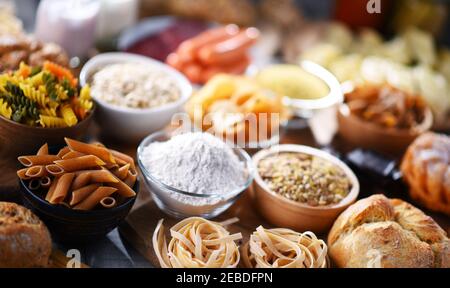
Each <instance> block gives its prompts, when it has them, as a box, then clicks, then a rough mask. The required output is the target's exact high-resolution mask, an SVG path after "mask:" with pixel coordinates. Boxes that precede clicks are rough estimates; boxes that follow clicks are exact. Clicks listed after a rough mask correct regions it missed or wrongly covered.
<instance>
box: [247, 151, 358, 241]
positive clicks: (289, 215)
mask: <svg viewBox="0 0 450 288" xmlns="http://www.w3.org/2000/svg"><path fill="white" fill-rule="evenodd" d="M253 162H254V165H255V167H256V172H255V174H256V175H255V181H254V183H253V196H254V198H255V201H256V206H257V207H258V209H259V211H260V213H261V215H262V216H263V217H264V218H266V220H267V221H269V222H270V223H272V224H274V225H277V226H279V227H288V228H291V229H294V230H296V231H313V232H315V233H321V232H324V231H327V229H329V228H330V227H331V225H332V224H333V222H334V220H336V218H337V216H339V214H340V213H341V212H342V211H343V210H345V209H346V208H347V207H348V206H349V205H351V204H352V203H353V202H355V200H356V198H357V196H358V194H359V181H358V179H357V178H356V176H355V174H354V173H353V171H352V170H351V169H350V168H349V167H348V166H347V165H346V164H345V163H344V162H342V161H341V160H339V159H338V158H336V157H335V156H333V155H331V154H329V153H327V152H325V151H322V150H319V149H315V148H312V147H308V146H302V145H277V146H272V147H271V148H268V149H264V150H261V151H259V152H258V153H256V154H255V155H254V156H253Z"/></svg>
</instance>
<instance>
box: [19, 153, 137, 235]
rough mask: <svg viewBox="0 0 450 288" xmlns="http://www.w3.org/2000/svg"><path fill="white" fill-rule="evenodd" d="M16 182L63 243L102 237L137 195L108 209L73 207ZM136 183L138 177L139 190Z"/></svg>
mask: <svg viewBox="0 0 450 288" xmlns="http://www.w3.org/2000/svg"><path fill="white" fill-rule="evenodd" d="M52 148H53V147H51V148H50V150H52ZM51 152H52V151H51ZM19 182H20V191H21V192H20V193H21V196H22V201H23V205H24V206H25V207H27V208H29V209H30V210H31V211H33V212H34V213H35V214H36V215H37V216H39V218H40V219H41V220H42V221H43V222H44V223H45V224H46V225H47V227H48V228H49V230H50V232H51V234H52V237H53V239H55V240H57V241H62V242H64V243H76V242H90V241H93V240H96V239H98V238H101V237H104V236H105V235H106V234H107V233H109V232H111V231H112V230H113V229H114V228H116V227H117V226H118V225H119V224H120V223H121V222H122V221H123V220H124V219H125V217H126V216H127V215H128V213H129V212H130V210H131V207H133V204H134V202H135V201H136V197H133V198H129V199H126V200H125V202H123V203H122V204H120V205H118V206H116V207H113V208H110V209H102V210H91V211H79V210H72V209H70V208H67V207H64V206H62V205H52V204H50V203H48V202H47V201H45V199H44V197H45V192H44V191H40V190H37V191H31V190H30V189H29V188H28V181H26V180H25V181H24V180H22V179H20V180H19ZM139 186H140V184H139V179H137V180H136V184H135V185H134V187H133V190H134V191H135V192H136V193H138V192H139Z"/></svg>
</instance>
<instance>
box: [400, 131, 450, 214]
mask: <svg viewBox="0 0 450 288" xmlns="http://www.w3.org/2000/svg"><path fill="white" fill-rule="evenodd" d="M401 170H402V173H403V178H404V180H405V181H406V183H407V184H408V186H409V188H410V192H409V193H410V196H411V198H412V199H414V200H415V201H417V202H418V203H420V204H421V205H423V206H425V207H426V208H428V209H430V210H432V211H437V212H442V213H445V214H447V215H450V137H449V136H446V135H444V134H436V133H431V132H430V133H426V134H423V135H422V136H420V137H419V138H417V139H416V140H415V141H414V142H413V143H412V144H411V145H410V146H409V148H408V150H407V151H406V154H405V156H404V158H403V161H402V164H401Z"/></svg>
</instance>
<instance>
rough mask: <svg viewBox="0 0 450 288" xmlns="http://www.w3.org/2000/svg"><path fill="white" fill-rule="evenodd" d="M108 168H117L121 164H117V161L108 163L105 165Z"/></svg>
mask: <svg viewBox="0 0 450 288" xmlns="http://www.w3.org/2000/svg"><path fill="white" fill-rule="evenodd" d="M123 165H126V163H125V164H123ZM104 167H105V168H106V169H108V170H111V169H116V168H119V165H118V164H117V163H115V164H112V163H111V164H106V165H105V166H104Z"/></svg>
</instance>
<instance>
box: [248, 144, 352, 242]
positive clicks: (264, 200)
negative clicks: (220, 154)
mask: <svg viewBox="0 0 450 288" xmlns="http://www.w3.org/2000/svg"><path fill="white" fill-rule="evenodd" d="M279 152H299V153H303V154H309V155H313V156H315V157H320V158H322V159H325V160H327V161H330V162H331V163H333V164H335V165H337V166H338V167H340V168H341V169H342V170H343V171H344V172H345V174H346V175H347V177H348V178H349V179H350V181H351V183H352V189H351V191H350V193H349V194H348V195H347V196H346V197H345V198H344V199H342V201H341V202H339V203H338V204H336V205H329V206H318V207H313V206H309V205H307V204H303V203H299V202H296V201H293V200H289V199H287V198H285V197H283V196H281V195H279V194H277V193H275V192H273V191H272V190H270V189H269V187H268V185H267V184H266V183H265V182H264V180H263V179H262V178H261V176H260V175H259V173H258V172H257V171H256V172H255V181H254V182H253V192H254V197H255V201H256V206H257V208H258V210H259V212H260V214H261V215H262V216H263V217H264V218H265V219H266V220H267V221H268V222H270V223H271V224H273V225H275V226H277V227H282V228H290V229H293V230H295V231H298V232H305V231H312V232H314V233H319V234H320V233H325V232H326V231H328V230H329V229H330V227H331V226H332V225H333V223H334V221H335V220H336V218H337V217H338V216H339V214H340V213H341V212H342V211H344V210H345V209H346V208H347V207H348V206H350V205H351V204H352V203H354V202H355V200H356V198H357V197H358V194H359V181H358V179H357V178H356V176H355V174H354V173H353V171H352V170H351V169H350V168H349V167H348V166H347V165H346V164H345V163H344V162H342V161H341V160H339V159H338V158H336V157H334V156H332V155H331V154H329V153H327V152H324V151H321V150H319V149H315V148H311V147H308V146H302V145H278V146H273V147H271V148H270V149H265V150H261V151H259V152H258V153H256V154H255V155H254V156H253V163H254V165H255V166H256V167H258V162H259V161H260V160H261V159H263V158H265V157H267V156H268V155H270V154H276V153H279Z"/></svg>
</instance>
